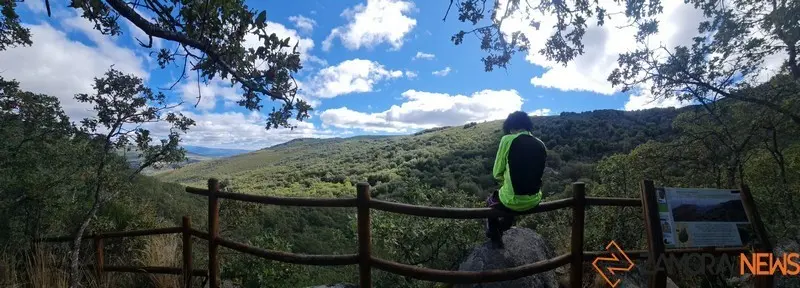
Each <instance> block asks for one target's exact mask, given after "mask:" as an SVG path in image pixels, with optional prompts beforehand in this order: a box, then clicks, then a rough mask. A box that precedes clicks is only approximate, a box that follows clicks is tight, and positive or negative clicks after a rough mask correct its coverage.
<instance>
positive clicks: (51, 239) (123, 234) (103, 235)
mask: <svg viewBox="0 0 800 288" xmlns="http://www.w3.org/2000/svg"><path fill="white" fill-rule="evenodd" d="M181 229H182V228H181V227H168V228H156V229H143V230H131V231H115V232H104V233H97V234H87V235H84V236H83V239H84V240H91V239H94V238H101V239H106V238H125V237H136V236H149V235H160V234H178V233H181V231H182V230H181ZM72 239H73V238H72V236H58V237H45V238H39V239H37V240H36V242H69V241H72Z"/></svg>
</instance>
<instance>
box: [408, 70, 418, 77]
mask: <svg viewBox="0 0 800 288" xmlns="http://www.w3.org/2000/svg"><path fill="white" fill-rule="evenodd" d="M417 75H418V74H417V72H414V71H408V70H406V77H408V79H414V78H417Z"/></svg>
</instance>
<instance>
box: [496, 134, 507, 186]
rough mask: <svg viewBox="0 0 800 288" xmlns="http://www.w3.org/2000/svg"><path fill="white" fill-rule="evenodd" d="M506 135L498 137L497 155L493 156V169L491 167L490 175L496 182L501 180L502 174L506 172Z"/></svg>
mask: <svg viewBox="0 0 800 288" xmlns="http://www.w3.org/2000/svg"><path fill="white" fill-rule="evenodd" d="M507 139H508V137H505V136H503V138H501V139H500V147H498V148H497V156H495V158H494V169H492V176H494V179H497V181H498V182H500V183H502V182H503V180H504V179H503V174H504V173H505V172H506V161H507V160H508V159H506V156H507V155H508V147H509V145H508V141H507Z"/></svg>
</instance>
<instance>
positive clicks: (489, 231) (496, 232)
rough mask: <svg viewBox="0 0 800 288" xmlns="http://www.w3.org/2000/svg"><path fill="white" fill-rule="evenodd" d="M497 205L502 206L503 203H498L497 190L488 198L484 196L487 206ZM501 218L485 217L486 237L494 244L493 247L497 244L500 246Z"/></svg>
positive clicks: (493, 206) (501, 233)
mask: <svg viewBox="0 0 800 288" xmlns="http://www.w3.org/2000/svg"><path fill="white" fill-rule="evenodd" d="M498 205H501V206H502V205H503V204H502V203H500V199H499V197H498V194H497V191H495V192H494V193H492V194H491V195H489V197H488V198H486V206H487V207H489V208H495V207H496V206H498ZM501 219H502V218H495V217H492V218H487V219H486V238H489V239H490V240H492V243H493V244H495V245H494V246H495V247H498V246H500V247H502V238H501V237H502V235H503V232H502V230H501V229H502V224H501V221H502V220H501ZM498 243H499V245H498Z"/></svg>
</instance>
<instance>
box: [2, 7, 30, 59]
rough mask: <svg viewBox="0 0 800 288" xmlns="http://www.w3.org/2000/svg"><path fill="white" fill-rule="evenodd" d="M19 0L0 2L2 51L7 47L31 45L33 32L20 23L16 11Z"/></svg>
mask: <svg viewBox="0 0 800 288" xmlns="http://www.w3.org/2000/svg"><path fill="white" fill-rule="evenodd" d="M16 6H17V1H2V2H0V51H3V50H6V48H7V47H15V46H18V45H31V32H30V31H29V30H28V29H26V28H24V27H22V25H20V23H19V16H18V15H17V13H16V12H14V8H15V7H16Z"/></svg>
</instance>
